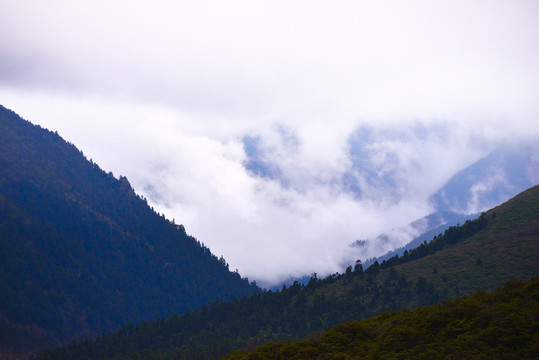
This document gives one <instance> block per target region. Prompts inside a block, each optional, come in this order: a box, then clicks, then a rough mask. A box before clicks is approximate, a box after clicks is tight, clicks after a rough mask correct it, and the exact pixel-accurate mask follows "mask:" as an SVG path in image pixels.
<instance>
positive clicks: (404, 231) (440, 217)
mask: <svg viewBox="0 0 539 360" xmlns="http://www.w3.org/2000/svg"><path fill="white" fill-rule="evenodd" d="M477 216H479V214H470V215H465V214H458V213H455V212H452V211H438V212H435V213H432V214H430V215H427V216H425V217H423V218H421V219H419V220H416V221H414V222H412V223H411V224H409V225H407V226H403V227H400V228H396V229H393V230H392V231H390V232H388V233H384V234H381V235H379V236H377V237H376V238H375V239H370V240H357V241H355V242H354V243H352V244H351V245H350V246H351V247H352V248H353V249H354V250H355V251H359V252H362V250H363V249H365V248H369V247H370V248H372V247H380V246H383V247H386V245H385V244H387V243H393V244H394V243H400V242H402V240H401V239H402V238H405V239H406V238H412V240H411V241H409V242H408V243H406V245H404V246H402V247H399V248H397V249H394V250H391V251H388V252H387V253H386V254H384V255H382V256H378V257H373V258H369V259H367V260H365V261H364V263H363V266H365V267H367V266H370V265H372V264H374V262H375V261H378V262H382V261H384V260H387V259H390V258H392V257H394V256H395V255H399V256H402V254H403V253H404V251H406V250H408V251H410V250H412V249H414V248H416V247H418V246H420V245H421V244H422V243H424V242H429V241H431V240H432V239H433V238H434V237H435V236H436V235H439V234H441V233H443V232H444V231H445V230H447V229H448V228H449V227H451V226H456V225H459V224H463V223H464V222H465V221H466V220H473V219H475V218H477ZM417 234H420V235H417ZM368 252H370V253H373V252H375V250H372V249H369V250H368Z"/></svg>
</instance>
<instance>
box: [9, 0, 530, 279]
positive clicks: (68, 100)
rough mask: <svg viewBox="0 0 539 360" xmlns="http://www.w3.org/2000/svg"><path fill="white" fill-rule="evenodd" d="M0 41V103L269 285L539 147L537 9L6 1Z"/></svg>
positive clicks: (316, 265) (486, 4)
mask: <svg viewBox="0 0 539 360" xmlns="http://www.w3.org/2000/svg"><path fill="white" fill-rule="evenodd" d="M0 34H1V35H0V103H1V104H2V105H4V106H6V107H8V108H10V109H12V110H14V111H15V112H17V113H18V114H19V115H21V116H22V117H24V118H26V119H28V120H30V121H32V122H33V123H37V124H40V125H42V126H44V127H47V128H49V129H51V130H57V131H58V132H59V133H60V135H62V136H63V137H64V138H65V139H66V140H68V141H70V142H72V143H74V144H75V145H76V146H77V147H79V148H80V149H81V150H82V151H83V152H84V153H85V155H86V156H87V157H88V158H92V159H93V160H94V161H95V162H97V163H98V164H99V165H100V166H101V168H103V169H105V170H106V171H112V172H113V173H114V174H115V175H116V176H119V175H125V176H127V177H128V178H129V180H130V181H131V183H132V185H133V187H134V188H135V189H136V191H137V192H138V193H140V194H143V195H144V196H146V197H147V198H148V199H149V200H150V202H151V203H152V204H153V205H154V206H155V208H156V209H157V210H158V211H160V212H163V213H165V214H166V216H167V217H168V218H170V219H172V218H174V219H175V221H176V223H182V224H184V225H185V226H186V229H187V232H188V233H190V234H192V235H193V236H195V237H196V238H198V239H199V240H200V241H202V242H204V243H205V244H206V245H207V246H208V247H210V249H211V250H212V252H214V253H215V254H216V255H217V256H220V255H224V257H225V258H226V260H227V261H228V263H229V264H230V267H231V269H236V268H237V269H238V270H239V271H240V273H241V274H242V275H243V276H248V277H249V278H250V279H251V280H253V279H255V280H257V281H259V282H262V283H264V284H271V283H272V282H276V281H279V280H282V279H284V278H287V277H289V276H300V275H303V274H309V273H312V272H315V271H316V272H318V273H319V274H327V273H329V272H335V271H342V268H341V266H342V265H343V264H345V263H346V262H351V261H353V260H354V259H355V258H357V257H362V258H366V257H369V256H373V255H376V254H375V253H362V254H357V253H353V252H352V250H351V249H350V248H349V247H348V244H350V243H351V242H353V241H355V240H357V239H366V238H370V237H375V236H376V235H378V234H380V233H381V232H383V231H388V230H390V229H391V228H394V227H398V226H401V225H405V224H408V223H409V222H411V221H413V220H415V219H417V218H419V217H421V216H424V215H427V214H428V213H429V212H430V211H431V210H432V208H431V207H430V205H429V203H428V201H427V199H428V197H429V196H430V195H431V194H432V193H434V192H435V191H436V190H438V189H439V188H440V187H441V186H442V185H443V184H444V183H445V182H446V181H447V180H448V179H449V177H450V176H451V175H452V174H454V173H455V172H456V171H458V170H461V169H463V168H464V167H466V166H467V165H470V164H471V163H473V162H474V161H476V160H478V159H479V158H480V157H482V156H484V155H486V154H487V153H488V152H489V151H490V150H492V149H493V148H495V147H496V146H497V145H499V144H500V143H502V142H504V141H506V140H508V139H513V140H514V139H519V138H520V137H522V136H529V135H538V133H539V126H538V125H537V124H538V123H539V118H538V115H539V101H538V100H537V94H539V2H537V1H533V0H531V1H526V0H522V1H495V0H489V1H470V0H467V1H455V0H451V1H331V2H327V1H275V0H274V1H253V0H250V1H247V0H246V1H190V2H187V1H155V0H154V1H151V2H150V1H139V2H133V1H111V0H107V1H101V0H96V1H58V0H49V1H37V0H36V1H32V0H25V1H19V0H18V1H15V0H13V1H11V0H0ZM399 245H403V244H398V243H395V244H384V245H383V246H381V247H380V248H378V249H377V251H378V252H384V251H386V250H388V249H389V248H390V247H394V246H399Z"/></svg>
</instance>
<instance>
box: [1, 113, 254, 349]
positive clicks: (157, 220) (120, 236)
mask: <svg viewBox="0 0 539 360" xmlns="http://www.w3.org/2000/svg"><path fill="white" fill-rule="evenodd" d="M255 290H256V287H255V286H254V285H251V284H249V282H248V281H247V279H242V278H241V276H240V275H239V274H237V273H233V272H230V271H229V269H228V265H227V264H226V262H225V261H224V259H222V258H221V259H218V258H217V257H215V256H214V255H213V254H211V252H210V251H209V249H207V248H205V247H204V246H202V245H201V244H200V243H199V242H198V241H197V240H196V239H194V238H192V237H190V236H188V235H187V234H186V232H185V230H184V228H183V226H181V225H176V224H174V223H172V222H170V221H168V220H166V219H165V218H164V216H162V215H159V214H157V213H156V212H155V211H153V209H152V208H150V207H149V206H148V204H147V203H146V201H145V199H143V198H141V197H139V196H138V195H137V194H136V193H135V192H134V191H133V189H132V188H131V186H130V184H129V182H128V181H127V179H126V178H125V177H120V179H116V178H115V177H114V176H113V175H112V173H106V172H105V171H103V170H101V169H100V168H99V166H98V165H97V164H95V163H93V162H91V161H88V160H87V159H86V158H85V157H84V156H83V154H82V153H81V152H80V151H79V150H78V149H77V148H76V147H75V146H73V145H72V144H69V143H67V142H66V141H64V140H63V139H62V138H61V137H60V136H59V135H58V134H56V133H52V132H50V131H48V130H45V129H43V128H41V127H39V126H35V125H32V124H31V123H29V122H27V121H25V120H23V119H21V118H20V117H19V116H18V115H16V114H15V113H14V112H12V111H10V110H7V109H6V108H4V107H2V106H0V294H2V295H1V296H0V349H11V350H20V351H26V350H31V349H36V348H42V347H44V346H53V345H56V344H61V343H66V342H69V341H72V340H74V339H81V338H85V337H91V336H96V335H99V334H101V333H102V332H103V331H113V330H117V329H118V328H120V327H121V326H123V325H127V324H128V323H140V322H141V321H143V320H150V319H157V318H161V317H168V316H171V315H172V314H173V313H185V312H188V311H192V310H195V309H197V308H199V307H200V306H201V305H202V304H206V303H211V302H213V301H215V300H220V301H225V300H229V299H231V298H233V297H242V296H246V295H251V294H252V293H253V292H254V291H255Z"/></svg>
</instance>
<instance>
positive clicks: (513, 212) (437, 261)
mask: <svg viewBox="0 0 539 360" xmlns="http://www.w3.org/2000/svg"><path fill="white" fill-rule="evenodd" d="M538 257H539V186H535V187H533V188H530V189H529V190H526V191H524V192H522V193H521V194H519V195H517V196H516V197H514V198H512V199H510V200H509V201H507V202H506V203H504V204H502V205H500V206H498V207H496V208H493V209H491V210H489V211H487V212H486V213H484V214H481V216H479V217H478V218H477V219H475V220H472V221H466V222H465V223H464V224H462V225H460V226H451V227H449V228H448V229H447V230H446V231H445V232H444V233H443V234H442V235H440V236H436V237H435V238H434V239H433V240H432V241H431V242H429V243H428V244H427V243H423V244H421V245H420V246H419V247H417V248H415V249H413V250H411V251H405V252H404V253H403V256H394V257H392V258H390V259H387V260H385V261H383V262H382V263H378V262H375V263H374V264H373V265H371V266H370V267H368V268H367V269H366V270H363V268H362V266H361V263H359V262H358V263H357V264H356V266H355V267H354V268H352V267H349V268H348V269H346V271H345V273H343V274H339V273H336V274H333V275H330V276H328V277H326V278H324V279H318V278H317V277H316V274H314V275H313V276H312V277H311V279H310V281H309V283H308V284H307V285H301V284H299V283H297V282H296V283H294V284H293V285H292V286H290V287H288V288H285V287H283V289H281V290H280V291H266V292H263V293H258V294H255V295H254V296H251V297H244V298H241V299H235V300H234V301H231V302H227V303H217V302H216V303H213V304H211V305H210V306H208V307H203V308H201V309H200V310H199V311H194V312H192V313H188V314H185V315H183V316H173V317H172V318H169V319H166V320H158V321H151V322H147V323H145V324H143V325H140V326H136V327H124V328H123V329H122V330H120V331H119V332H117V333H115V334H110V335H104V336H102V337H100V338H97V339H95V340H85V341H83V342H79V343H76V344H72V345H70V346H67V347H64V348H60V349H56V350H50V351H45V352H43V353H40V354H38V356H37V357H36V358H35V359H36V360H48V359H54V360H64V359H66V360H67V359H70V360H71V359H88V360H93V359H95V360H97V359H115V360H127V359H138V358H143V359H145V360H153V359H215V358H219V357H222V356H225V355H226V354H228V353H230V352H231V351H233V350H239V349H244V350H246V351H247V352H250V351H253V350H254V349H255V348H256V346H257V345H260V344H263V343H266V342H268V341H283V340H293V339H298V338H301V337H306V336H308V335H311V338H313V339H316V338H317V337H319V336H318V335H317V334H320V333H321V332H323V331H325V330H327V329H329V328H330V327H332V326H335V325H337V324H340V323H344V322H348V321H351V320H356V321H360V320H363V319H368V318H370V317H373V316H377V315H379V314H381V313H384V312H386V311H394V310H400V309H402V308H409V309H411V308H416V307H419V306H423V307H424V306H428V305H434V304H437V303H439V302H441V301H444V300H451V299H456V298H459V297H462V296H467V295H471V294H473V293H474V292H476V291H478V290H485V291H492V290H494V289H496V288H497V287H499V286H501V285H502V284H503V283H504V282H506V281H508V280H511V279H518V280H529V279H532V278H533V277H535V276H537V275H539V263H538V262H537V258H538ZM486 315H488V313H487V314H486ZM384 316H385V315H384ZM482 318H483V317H482ZM486 319H487V320H488V318H486ZM399 321H400V320H399ZM532 321H533V320H532ZM384 324H386V325H387V324H388V323H384ZM345 327H346V325H345ZM500 329H501V330H500V331H503V328H500ZM453 330H454V329H453ZM494 331H495V329H494ZM313 334H314V335H313ZM267 348H271V345H268V347H267ZM236 354H237V353H236ZM253 356H254V355H253ZM253 358H256V357H253ZM262 358H263V357H262ZM283 358H287V356H286V355H283Z"/></svg>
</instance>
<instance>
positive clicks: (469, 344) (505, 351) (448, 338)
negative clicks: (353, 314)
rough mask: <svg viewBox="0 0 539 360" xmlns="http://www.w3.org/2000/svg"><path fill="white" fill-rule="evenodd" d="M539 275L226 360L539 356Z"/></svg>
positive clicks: (519, 357)
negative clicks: (487, 290)
mask: <svg viewBox="0 0 539 360" xmlns="http://www.w3.org/2000/svg"><path fill="white" fill-rule="evenodd" d="M538 318H539V278H538V277H536V278H534V279H533V280H530V281H529V282H527V283H526V282H511V283H508V284H506V285H505V286H504V287H503V288H502V289H499V290H497V291H496V292H494V293H492V294H487V293H484V292H479V293H476V294H474V295H473V296H470V297H466V298H463V299H459V300H455V301H452V302H446V303H443V304H441V305H437V306H431V307H423V308H418V309H415V310H401V311H397V312H393V313H385V314H383V315H380V316H377V317H374V318H371V319H368V320H363V321H361V322H357V321H352V322H348V323H346V324H341V325H337V326H335V327H334V328H333V329H331V330H329V331H327V332H325V333H324V334H323V335H322V336H311V337H309V338H307V339H304V340H296V341H294V342H279V343H273V344H265V345H262V346H259V347H257V348H256V349H255V350H254V351H253V352H250V353H247V352H245V351H236V352H234V353H232V354H230V355H228V356H226V357H224V358H223V359H225V360H249V359H253V360H254V359H257V360H266V359H267V360H272V359H296V360H300V359H448V358H449V359H497V358H503V359H537V358H538V357H539V322H538V321H537V319H538Z"/></svg>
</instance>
